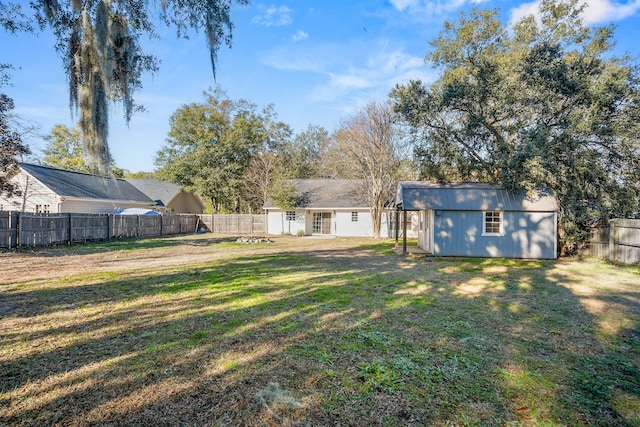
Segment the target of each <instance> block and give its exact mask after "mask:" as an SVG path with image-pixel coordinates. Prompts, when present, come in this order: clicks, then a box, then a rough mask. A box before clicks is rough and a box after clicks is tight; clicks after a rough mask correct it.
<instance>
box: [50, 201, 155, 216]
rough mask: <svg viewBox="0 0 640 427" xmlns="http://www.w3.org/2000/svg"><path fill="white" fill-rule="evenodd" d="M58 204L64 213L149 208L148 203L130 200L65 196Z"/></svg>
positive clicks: (110, 211)
mask: <svg viewBox="0 0 640 427" xmlns="http://www.w3.org/2000/svg"><path fill="white" fill-rule="evenodd" d="M62 199H64V200H63V201H62V203H61V204H60V212H64V213H96V214H106V213H116V212H119V211H121V210H124V209H128V208H143V209H151V208H152V206H151V204H149V203H139V202H130V201H126V200H122V201H119V200H99V199H94V200H92V199H76V198H68V197H67V198H65V197H63V198H62Z"/></svg>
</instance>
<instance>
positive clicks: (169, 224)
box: [162, 215, 182, 236]
mask: <svg viewBox="0 0 640 427" xmlns="http://www.w3.org/2000/svg"><path fill="white" fill-rule="evenodd" d="M181 233H182V220H181V219H180V216H178V215H165V216H163V217H162V235H163V236H167V235H171V234H181Z"/></svg>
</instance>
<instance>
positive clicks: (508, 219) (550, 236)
mask: <svg viewBox="0 0 640 427" xmlns="http://www.w3.org/2000/svg"><path fill="white" fill-rule="evenodd" d="M502 218H503V219H502V220H503V227H504V228H503V231H504V233H503V235H500V236H483V235H482V231H483V221H484V213H483V212H482V211H436V212H435V213H434V216H433V253H434V254H435V255H441V256H475V257H509V258H539V259H540V258H541V259H555V258H557V250H556V247H557V241H556V237H555V236H556V220H557V219H556V213H555V212H513V211H507V212H503V217H502Z"/></svg>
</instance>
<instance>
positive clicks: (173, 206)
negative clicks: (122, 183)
mask: <svg viewBox="0 0 640 427" xmlns="http://www.w3.org/2000/svg"><path fill="white" fill-rule="evenodd" d="M127 181H128V182H129V183H130V184H131V185H133V186H134V187H136V188H137V189H138V190H140V191H142V192H143V193H144V194H146V195H147V197H149V198H150V199H151V200H154V201H155V202H156V205H155V207H154V209H155V210H157V211H158V212H161V213H165V214H201V213H202V212H203V211H204V202H203V201H202V199H201V198H200V197H199V196H198V195H196V194H194V193H190V192H188V191H184V189H183V188H182V187H181V186H180V185H178V184H174V183H172V182H163V181H158V180H155V179H127Z"/></svg>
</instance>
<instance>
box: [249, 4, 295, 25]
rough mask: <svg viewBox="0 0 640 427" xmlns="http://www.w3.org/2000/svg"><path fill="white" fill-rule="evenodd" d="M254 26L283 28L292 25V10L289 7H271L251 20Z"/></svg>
mask: <svg viewBox="0 0 640 427" xmlns="http://www.w3.org/2000/svg"><path fill="white" fill-rule="evenodd" d="M251 22H252V23H254V24H259V25H264V26H267V27H281V26H284V25H289V24H291V9H289V8H288V7H287V6H270V7H268V8H267V9H265V11H264V13H263V14H261V15H256V16H254V17H253V19H252V20H251Z"/></svg>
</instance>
